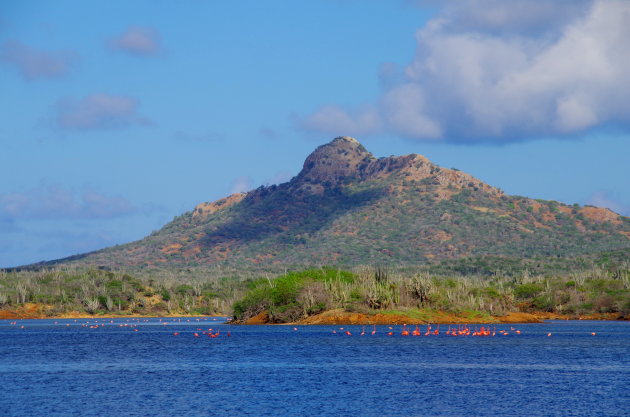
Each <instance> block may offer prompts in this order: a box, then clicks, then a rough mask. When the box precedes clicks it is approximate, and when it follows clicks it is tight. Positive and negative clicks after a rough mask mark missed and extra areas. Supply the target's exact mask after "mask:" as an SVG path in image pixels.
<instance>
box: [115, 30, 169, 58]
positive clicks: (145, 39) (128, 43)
mask: <svg viewBox="0 0 630 417" xmlns="http://www.w3.org/2000/svg"><path fill="white" fill-rule="evenodd" d="M108 45H109V47H110V48H111V49H113V50H117V51H122V52H125V53H128V54H130V55H135V56H152V55H157V54H159V53H160V52H161V51H162V46H161V38H160V34H159V33H158V32H157V31H156V30H155V29H152V28H148V27H141V26H130V27H129V28H127V30H126V31H125V32H123V33H122V34H120V35H119V36H117V37H115V38H112V39H110V40H109V42H108Z"/></svg>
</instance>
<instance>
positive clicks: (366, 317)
mask: <svg viewBox="0 0 630 417" xmlns="http://www.w3.org/2000/svg"><path fill="white" fill-rule="evenodd" d="M412 313H413V314H409V315H406V314H398V313H376V314H363V313H352V312H347V311H344V310H330V311H326V312H323V313H321V314H317V315H314V316H311V317H307V318H305V319H302V320H299V321H297V322H294V323H285V324H294V325H318V324H321V325H337V324H339V325H342V324H343V325H349V324H364V325H367V324H428V323H431V324H491V323H542V322H543V321H544V320H627V319H628V318H624V317H620V316H619V314H616V313H611V314H591V315H582V316H577V315H561V314H554V313H545V312H536V313H523V312H510V313H507V314H505V315H501V316H490V315H479V314H474V313H461V314H454V313H450V312H444V311H434V310H427V311H421V310H418V311H414V312H412ZM241 324H252V325H255V324H270V320H269V315H268V314H267V313H266V312H262V313H260V314H259V315H257V316H255V317H252V318H251V319H249V320H247V321H245V322H243V323H241Z"/></svg>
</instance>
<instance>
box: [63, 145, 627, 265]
mask: <svg viewBox="0 0 630 417" xmlns="http://www.w3.org/2000/svg"><path fill="white" fill-rule="evenodd" d="M629 247H630V218H628V217H624V216H620V215H618V214H616V213H614V212H612V211H610V210H608V209H605V208H597V207H593V206H583V207H582V206H578V205H566V204H562V203H559V202H557V201H545V200H533V199H531V198H526V197H519V196H509V195H506V194H505V193H504V192H503V191H501V190H500V189H498V188H496V187H493V186H491V185H488V184H485V183H484V182H482V181H480V180H478V179H476V178H474V177H472V176H471V175H469V174H466V173H464V172H461V171H459V170H456V169H446V168H442V167H439V166H438V165H436V164H434V163H432V162H431V161H429V160H428V159H427V158H425V157H423V156H420V155H416V154H411V155H405V156H392V157H387V158H375V157H374V156H373V155H372V154H371V153H370V152H368V151H367V150H366V149H365V148H364V147H363V146H362V145H361V144H360V143H359V142H358V141H356V140H355V139H353V138H350V137H338V138H336V139H334V140H333V141H332V142H330V143H328V144H326V145H322V146H320V147H318V148H317V149H316V150H315V151H314V152H313V153H312V154H311V155H309V156H308V157H307V158H306V161H305V162H304V167H303V169H302V171H301V172H300V173H299V174H298V175H297V176H296V177H294V178H293V179H292V180H291V181H289V182H287V183H284V184H280V185H272V186H269V187H260V188H257V189H255V190H252V191H249V192H247V193H239V194H233V195H230V196H228V197H225V198H223V199H220V200H218V201H215V202H209V203H202V204H199V205H198V206H197V207H195V208H194V210H192V211H190V212H187V213H184V214H182V215H181V216H178V217H176V218H175V219H174V220H173V221H172V222H170V223H168V224H167V225H165V226H164V227H163V228H162V229H160V230H159V231H156V232H154V233H152V234H151V235H150V236H148V237H146V238H144V239H142V240H139V241H136V242H132V243H129V244H125V245H120V246H116V247H111V248H106V249H103V250H99V251H96V252H92V253H88V254H83V255H77V256H73V257H70V258H66V259H63V260H59V261H54V263H72V264H86V265H98V266H108V267H186V266H205V265H219V266H220V265H224V266H230V267H235V268H247V267H253V266H270V267H271V266H305V265H321V264H330V265H356V264H378V265H388V264H389V265H393V264H396V265H414V264H420V263H424V262H427V261H430V260H446V259H455V258H463V257H473V256H481V255H497V256H510V257H525V258H532V257H571V256H578V255H585V254H592V253H596V252H601V251H609V250H618V249H626V248H629Z"/></svg>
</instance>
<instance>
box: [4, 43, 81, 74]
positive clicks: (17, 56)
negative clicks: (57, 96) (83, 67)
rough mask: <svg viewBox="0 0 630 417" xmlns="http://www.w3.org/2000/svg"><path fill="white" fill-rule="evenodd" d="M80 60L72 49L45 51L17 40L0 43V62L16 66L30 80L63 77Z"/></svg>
mask: <svg viewBox="0 0 630 417" xmlns="http://www.w3.org/2000/svg"><path fill="white" fill-rule="evenodd" d="M78 60H79V54H77V53H76V52H74V51H70V50H59V51H44V50H40V49H37V48H34V47H31V46H28V45H26V44H24V43H22V42H20V41H17V40H9V41H6V42H4V43H3V44H2V45H0V62H2V63H4V64H6V65H9V66H12V67H14V68H15V69H16V70H18V71H19V73H20V74H21V75H22V77H24V78H25V79H26V80H29V81H31V80H35V79H38V78H59V77H62V76H64V75H66V74H67V73H68V72H69V71H70V69H71V68H72V67H73V66H74V65H75V64H76V63H77V62H78Z"/></svg>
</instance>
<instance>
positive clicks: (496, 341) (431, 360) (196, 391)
mask: <svg viewBox="0 0 630 417" xmlns="http://www.w3.org/2000/svg"><path fill="white" fill-rule="evenodd" d="M55 322H57V323H55ZM88 322H89V323H88ZM11 323H12V321H9V320H2V321H0V383H1V384H2V391H1V392H0V415H2V416H197V415H198V416H204V415H235V416H297V415H301V416H494V415H505V416H536V415H540V416H624V415H630V323H628V322H592V321H555V322H547V323H543V324H523V325H499V326H496V328H497V330H501V329H505V330H508V331H509V332H510V334H509V335H508V336H502V335H499V334H497V336H495V337H452V336H447V335H445V334H444V330H446V328H447V326H441V330H442V332H441V334H440V335H439V336H420V337H403V336H400V330H401V326H392V327H393V331H394V332H395V333H394V336H387V335H386V333H387V332H389V331H390V329H388V326H376V329H377V333H376V334H375V335H371V334H370V333H371V330H372V327H370V326H367V327H366V335H365V336H359V333H360V332H361V330H362V327H363V326H298V327H297V331H296V330H293V329H294V328H293V327H292V326H230V325H225V324H221V321H219V320H213V319H191V318H182V319H173V318H168V319H112V320H111V322H110V320H109V319H107V320H103V319H99V320H98V323H97V322H96V320H88V319H77V320H22V321H17V322H16V324H11ZM164 323H166V324H164ZM96 324H99V327H98V328H90V326H94V325H96ZM102 324H104V326H102V327H101V326H100V325H102ZM121 325H123V326H122V327H121ZM21 326H24V328H23V329H22V328H21ZM340 327H344V330H343V331H340V329H339V328H340ZM510 327H514V328H516V329H518V330H520V331H521V334H520V335H518V334H516V333H514V332H512V331H510ZM209 328H212V329H213V332H216V331H217V330H219V331H220V334H219V336H218V337H216V338H210V337H207V336H206V335H204V334H203V333H202V332H203V331H207V329H209ZM198 329H201V330H198ZM422 329H423V330H425V329H426V326H422ZM136 330H137V331H136ZM333 330H336V331H337V334H334V333H332V331H333ZM346 330H349V331H350V332H351V333H352V336H348V335H345V334H344V333H343V332H344V331H346ZM228 331H230V333H231V336H230V337H227V332H228ZM549 332H551V334H552V336H551V337H548V336H547V334H548V333H549ZM591 332H596V333H597V335H595V336H593V335H591ZM173 333H179V335H177V336H175V335H173ZM194 333H198V334H199V335H200V337H195V336H194Z"/></svg>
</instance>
